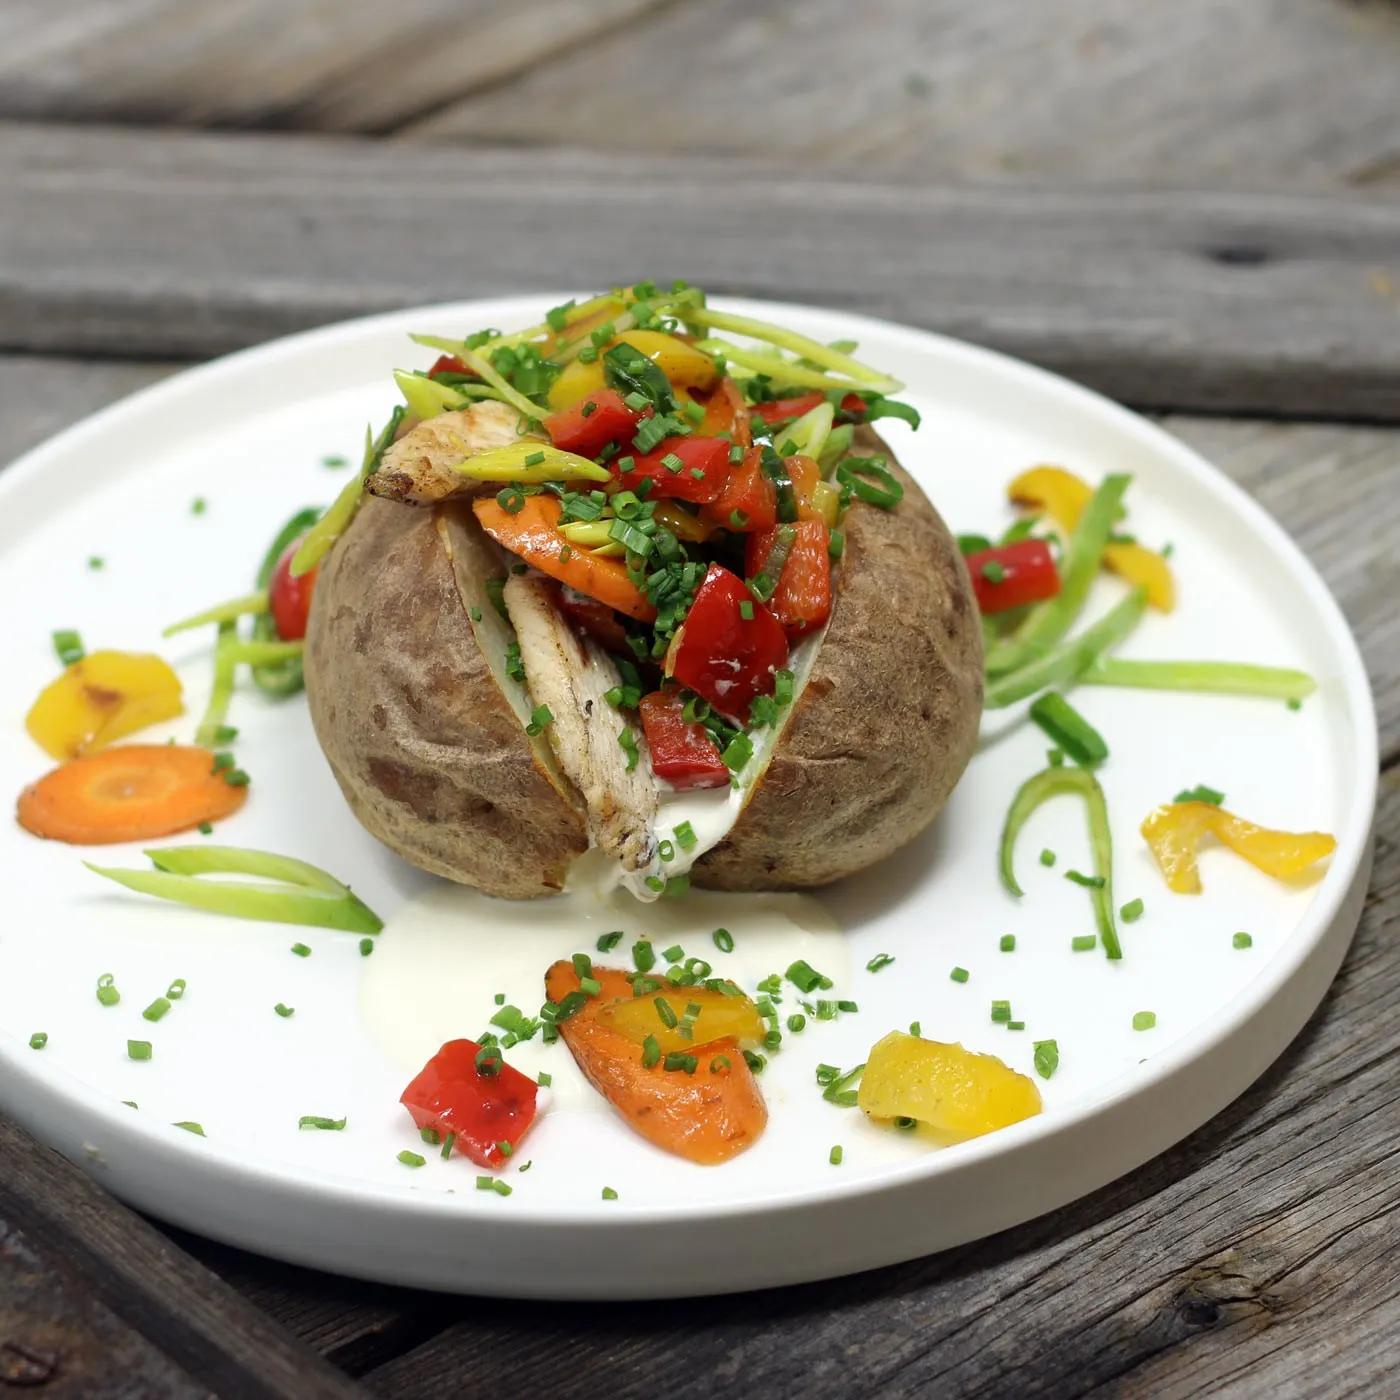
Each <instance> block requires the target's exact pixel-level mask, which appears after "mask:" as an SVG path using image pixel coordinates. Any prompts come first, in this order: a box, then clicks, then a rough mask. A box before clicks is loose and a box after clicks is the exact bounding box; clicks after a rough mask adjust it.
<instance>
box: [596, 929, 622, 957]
mask: <svg viewBox="0 0 1400 1400" xmlns="http://www.w3.org/2000/svg"><path fill="white" fill-rule="evenodd" d="M621 942H622V930H621V929H620V928H619V929H614V930H613V931H612V932H611V933H604V934H601V935H600V936H599V938H598V943H597V948H598V951H599V952H600V953H610V952H612V950H613V949H614V948H616V947H617V945H618V944H619V943H621Z"/></svg>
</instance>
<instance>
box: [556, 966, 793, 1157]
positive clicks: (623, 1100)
mask: <svg viewBox="0 0 1400 1400" xmlns="http://www.w3.org/2000/svg"><path fill="white" fill-rule="evenodd" d="M593 976H594V977H595V978H596V979H597V980H598V981H599V982H601V983H602V984H603V990H602V992H601V993H599V995H598V996H596V997H590V998H589V999H588V1004H587V1005H586V1006H584V1007H583V1009H582V1010H580V1011H579V1012H577V1013H576V1014H575V1015H573V1016H571V1017H569V1019H568V1020H567V1021H561V1022H560V1023H559V1033H560V1034H561V1035H562V1036H563V1037H564V1043H565V1044H566V1045H567V1046H568V1047H569V1050H570V1051H571V1052H572V1054H573V1057H574V1059H575V1061H577V1063H578V1067H579V1068H580V1069H581V1070H582V1071H583V1072H584V1075H585V1076H586V1077H587V1079H588V1081H589V1083H590V1084H592V1085H593V1087H594V1088H595V1089H597V1091H598V1092H599V1093H600V1094H602V1096H603V1097H604V1098H605V1099H607V1101H608V1102H609V1103H610V1104H612V1106H613V1107H614V1108H615V1109H617V1111H618V1112H619V1113H620V1114H621V1115H622V1116H623V1118H624V1119H625V1120H626V1121H627V1123H628V1124H629V1125H630V1126H631V1127H632V1128H634V1129H635V1130H636V1131H637V1132H638V1133H640V1134H641V1135H642V1136H643V1137H644V1138H646V1140H647V1141H648V1142H650V1143H653V1144H654V1145H655V1146H657V1147H660V1148H663V1149H664V1150H665V1151H667V1152H673V1153H675V1154H676V1156H678V1157H684V1158H686V1159H687V1160H688V1161H691V1162H698V1163H700V1164H701V1165H702V1166H713V1165H715V1164H717V1163H719V1162H727V1161H728V1160H729V1159H730V1158H731V1157H735V1156H737V1155H738V1154H739V1153H740V1152H742V1151H744V1149H745V1148H747V1147H752V1146H753V1144H754V1143H755V1142H757V1141H758V1139H759V1137H760V1136H762V1133H763V1129H764V1127H765V1126H766V1124H767V1122H768V1109H767V1107H766V1106H765V1104H764V1102H763V1095H762V1094H761V1093H760V1092H759V1088H758V1085H757V1083H756V1082H755V1081H754V1077H753V1071H752V1070H750V1069H749V1067H748V1064H747V1062H746V1061H745V1059H744V1055H743V1052H742V1051H741V1050H740V1049H739V1046H738V1042H737V1041H735V1040H734V1039H733V1038H732V1037H729V1038H725V1039H723V1040H714V1041H711V1042H709V1044H707V1045H697V1046H695V1048H694V1049H693V1050H691V1051H690V1053H691V1054H692V1055H694V1056H695V1058H696V1060H697V1061H698V1063H697V1065H696V1067H695V1073H694V1074H687V1073H686V1072H685V1071H684V1070H668V1069H665V1068H663V1063H664V1061H663V1062H658V1063H657V1064H655V1065H653V1066H652V1067H651V1068H650V1069H648V1068H647V1067H646V1066H645V1065H643V1064H642V1048H641V1046H639V1045H638V1044H637V1043H636V1041H634V1040H629V1039H628V1038H627V1037H626V1036H625V1035H623V1034H622V1033H621V1032H620V1031H616V1030H614V1029H613V1028H612V1027H611V1026H609V1025H607V1024H606V1023H605V1022H603V1021H602V1020H600V1019H599V1015H598V1013H599V1012H600V1011H601V1010H602V1009H603V1008H604V1007H605V1006H607V1005H609V1004H610V1003H612V1002H616V1001H620V1000H623V999H624V998H625V999H626V1000H628V1001H630V1000H631V999H632V984H631V983H630V982H629V981H628V980H627V977H626V975H625V974H624V973H622V972H619V971H617V970H616V969H614V968H606V967H595V968H594V969H593ZM578 990H579V979H578V973H577V972H576V971H575V970H574V966H573V964H572V963H570V962H557V963H555V964H554V966H553V967H551V968H550V969H549V972H548V973H547V974H546V975H545V992H546V994H547V995H548V997H549V999H550V1000H551V1001H553V1002H559V1001H562V1000H563V999H564V998H565V997H566V996H568V994H569V993H570V992H576V991H578ZM717 1055H723V1056H724V1057H725V1058H726V1059H728V1061H729V1067H728V1068H727V1069H726V1068H724V1067H720V1068H719V1069H717V1070H716V1069H711V1067H710V1066H711V1063H712V1061H713V1060H714V1059H715V1057H716V1056H717Z"/></svg>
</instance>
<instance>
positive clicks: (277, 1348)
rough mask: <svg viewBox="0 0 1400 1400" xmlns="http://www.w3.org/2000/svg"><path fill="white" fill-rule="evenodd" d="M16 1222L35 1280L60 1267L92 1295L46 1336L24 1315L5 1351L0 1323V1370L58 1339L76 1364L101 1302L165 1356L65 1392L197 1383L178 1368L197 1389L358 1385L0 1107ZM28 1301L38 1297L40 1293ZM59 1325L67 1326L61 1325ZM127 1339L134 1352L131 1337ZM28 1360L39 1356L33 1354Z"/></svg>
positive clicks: (2, 1173) (321, 1393)
mask: <svg viewBox="0 0 1400 1400" xmlns="http://www.w3.org/2000/svg"><path fill="white" fill-rule="evenodd" d="M13 1231H19V1232H20V1233H21V1234H22V1237H23V1241H24V1244H23V1248H24V1250H25V1255H26V1258H27V1259H28V1260H31V1261H33V1262H31V1263H28V1264H27V1265H26V1267H28V1268H31V1269H33V1270H35V1271H37V1272H38V1274H39V1277H40V1279H41V1280H42V1279H43V1278H44V1277H46V1276H47V1275H49V1274H55V1273H56V1274H58V1275H60V1276H61V1277H62V1278H63V1280H64V1283H65V1287H66V1288H67V1289H69V1290H71V1292H72V1294H73V1295H74V1296H75V1297H76V1298H78V1299H87V1300H91V1306H88V1305H86V1304H82V1303H75V1305H74V1311H73V1313H72V1315H71V1316H69V1317H68V1318H67V1320H66V1323H65V1322H64V1319H63V1317H62V1316H61V1315H60V1316H59V1318H58V1319H57V1320H56V1322H55V1323H52V1324H51V1327H56V1328H57V1329H58V1330H54V1331H51V1333H50V1335H51V1337H52V1340H51V1341H39V1340H37V1334H38V1333H39V1331H40V1323H41V1319H33V1318H31V1319H29V1327H28V1330H26V1331H23V1332H20V1331H16V1332H15V1333H14V1334H13V1342H14V1345H15V1346H20V1347H22V1348H23V1349H24V1350H23V1351H21V1352H19V1353H15V1352H14V1350H13V1347H12V1348H11V1352H10V1354H9V1355H7V1354H6V1352H5V1343H6V1342H7V1341H10V1340H11V1337H10V1335H8V1331H0V1379H3V1378H4V1367H5V1366H6V1365H10V1366H12V1367H19V1366H21V1365H22V1364H23V1363H24V1362H25V1356H24V1351H35V1352H37V1353H38V1354H39V1355H40V1363H42V1360H43V1357H44V1356H46V1355H47V1354H49V1353H51V1352H53V1351H61V1352H62V1356H63V1358H64V1359H66V1360H67V1362H68V1364H70V1365H72V1366H73V1371H74V1373H75V1374H78V1375H81V1374H82V1372H81V1371H80V1370H79V1369H78V1367H77V1365H76V1364H74V1363H75V1362H81V1360H82V1358H83V1357H86V1356H87V1355H88V1351H89V1348H91V1347H92V1346H93V1345H94V1344H95V1342H96V1340H98V1339H99V1338H100V1337H101V1336H102V1335H104V1333H103V1331H102V1328H103V1326H104V1325H106V1324H107V1318H108V1315H109V1314H110V1315H112V1316H114V1317H115V1318H120V1319H121V1320H122V1322H124V1323H125V1324H126V1327H127V1328H129V1329H131V1330H132V1331H134V1332H136V1333H139V1334H140V1335H141V1336H143V1337H145V1338H146V1339H147V1340H148V1341H149V1342H150V1343H151V1344H152V1346H154V1347H155V1348H157V1349H158V1350H159V1352H160V1353H163V1354H164V1356H165V1357H166V1358H169V1360H168V1361H167V1362H165V1363H164V1365H163V1367H159V1368H158V1367H156V1366H155V1365H154V1361H155V1360H159V1358H154V1359H153V1358H151V1357H149V1356H135V1355H133V1361H134V1362H135V1361H139V1362H140V1363H141V1364H148V1365H150V1367H151V1369H150V1376H151V1387H150V1389H146V1388H145V1386H144V1373H143V1375H141V1376H136V1377H133V1378H132V1383H131V1385H130V1386H129V1387H126V1388H122V1389H111V1390H109V1391H106V1392H103V1391H94V1392H89V1391H86V1390H83V1389H82V1388H81V1387H80V1388H78V1389H75V1390H69V1391H68V1392H67V1393H68V1394H71V1395H86V1394H90V1393H92V1394H104V1393H109V1394H113V1395H116V1394H121V1395H130V1396H138V1395H142V1396H144V1395H148V1394H157V1395H159V1394H170V1395H178V1394H190V1393H201V1392H200V1391H198V1390H196V1391H191V1390H190V1388H189V1387H188V1386H183V1388H182V1385H183V1383H182V1381H181V1377H180V1372H181V1371H183V1372H185V1373H187V1375H188V1376H190V1377H193V1378H195V1379H196V1380H197V1381H198V1382H199V1385H200V1387H202V1389H203V1393H207V1392H208V1391H209V1390H212V1391H213V1392H214V1393H216V1394H223V1395H238V1396H247V1397H249V1398H250V1400H254V1397H257V1398H258V1400H261V1397H267V1400H272V1398H273V1397H279V1398H280V1397H286V1400H291V1398H292V1397H296V1400H309V1397H325V1400H340V1398H341V1397H345V1398H346V1400H348V1397H351V1396H353V1395H355V1394H357V1393H358V1392H357V1391H356V1389H355V1387H354V1386H352V1385H350V1384H349V1383H348V1382H346V1381H345V1380H344V1379H343V1378H342V1377H341V1376H339V1375H338V1374H337V1373H336V1372H335V1371H334V1370H333V1369H332V1368H331V1367H330V1366H328V1365H327V1364H326V1363H325V1362H324V1361H322V1360H321V1358H319V1357H318V1356H317V1355H316V1354H315V1353H314V1352H313V1351H311V1350H310V1349H309V1348H307V1347H305V1346H303V1345H301V1344H300V1343H298V1342H297V1341H295V1340H294V1339H293V1338H292V1337H290V1336H289V1335H288V1334H287V1333H286V1332H285V1331H284V1330H283V1329H282V1328H281V1327H280V1326H278V1325H277V1324H276V1323H275V1322H273V1321H271V1320H270V1319H269V1318H267V1317H265V1316H263V1315H262V1314H261V1313H260V1312H258V1310H257V1309H256V1308H254V1307H252V1306H251V1305H250V1304H248V1303H246V1302H244V1301H243V1300H242V1299H241V1298H240V1297H239V1296H238V1294H236V1293H235V1292H234V1291H233V1290H232V1289H231V1288H229V1287H228V1286H227V1285H226V1284H224V1283H222V1282H220V1281H219V1279H218V1278H216V1277H215V1276H214V1275H213V1274H212V1273H210V1272H209V1271H208V1270H207V1269H205V1268H203V1267H202V1266H201V1265H199V1264H197V1263H196V1262H195V1261H194V1260H193V1259H191V1258H190V1257H189V1256H188V1255H186V1254H184V1253H182V1252H181V1251H180V1250H178V1249H176V1248H175V1247H174V1246H173V1245H172V1244H171V1243H170V1242H169V1241H168V1240H167V1239H165V1237H164V1236H162V1235H161V1234H160V1233H159V1232H158V1231H157V1230H155V1229H154V1228H153V1227H152V1226H150V1225H148V1224H146V1223H145V1221H143V1220H142V1219H141V1218H140V1217H139V1216H137V1215H135V1214H134V1213H133V1212H131V1211H129V1210H127V1209H126V1207H124V1206H121V1205H119V1204H117V1202H116V1201H114V1200H113V1199H112V1198H111V1197H110V1196H108V1195H107V1194H106V1193H105V1192H104V1191H103V1190H102V1189H101V1187H100V1186H98V1185H97V1184H96V1182H94V1181H93V1180H91V1179H89V1178H88V1177H87V1176H85V1175H84V1174H83V1173H82V1172H81V1171H79V1170H78V1168H77V1167H75V1166H74V1165H73V1164H72V1163H70V1162H67V1161H65V1160H64V1158H62V1157H60V1156H59V1155H58V1154H57V1153H56V1152H52V1151H50V1150H49V1149H48V1148H45V1147H40V1146H39V1144H38V1143H36V1142H35V1141H34V1140H33V1139H32V1138H31V1137H30V1136H29V1135H28V1134H27V1133H25V1132H23V1131H22V1130H21V1129H19V1128H18V1127H16V1126H15V1125H14V1124H13V1123H10V1122H9V1121H8V1120H7V1119H5V1118H3V1117H0V1239H3V1238H4V1237H5V1236H6V1235H7V1234H9V1233H10V1232H13ZM0 1257H4V1256H3V1255H0ZM6 1278H7V1283H6V1288H5V1292H4V1293H0V1299H3V1301H4V1303H5V1304H6V1305H7V1306H6V1307H5V1309H4V1310H2V1311H0V1323H10V1322H11V1319H12V1318H14V1317H15V1316H16V1313H15V1312H14V1311H13V1310H14V1309H15V1308H16V1306H17V1305H16V1304H15V1302H14V1294H13V1293H11V1289H12V1288H13V1286H14V1284H13V1280H11V1279H10V1276H9V1271H8V1270H7V1271H6ZM31 1302H33V1303H34V1305H35V1306H38V1305H39V1303H38V1300H37V1299H34V1300H31ZM7 1314H8V1316H7ZM64 1326H66V1327H67V1328H68V1329H69V1330H67V1331H66V1332H64V1331H62V1330H61V1329H62V1328H63V1327H64ZM108 1330H110V1327H108ZM126 1350H127V1351H128V1352H133V1351H134V1344H130V1345H126ZM171 1362H173V1363H174V1365H175V1366H178V1367H179V1368H180V1370H179V1371H176V1370H174V1369H173V1368H172V1366H171V1365H170V1363H171ZM29 1364H31V1365H33V1364H36V1363H34V1361H33V1358H32V1357H31V1358H29ZM55 1364H57V1363H55ZM55 1378H56V1379H60V1380H61V1379H62V1373H61V1372H60V1371H58V1370H55Z"/></svg>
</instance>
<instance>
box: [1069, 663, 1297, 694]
mask: <svg viewBox="0 0 1400 1400" xmlns="http://www.w3.org/2000/svg"><path fill="white" fill-rule="evenodd" d="M1079 684H1080V685H1119V686H1133V687H1137V688H1140V689H1143V690H1195V691H1201V692H1205V693H1207V694H1213V695H1257V696H1260V697H1262V698H1263V699H1267V700H1304V699H1306V698H1307V697H1308V696H1309V695H1311V694H1312V693H1313V691H1315V690H1316V689H1317V682H1316V681H1315V680H1313V678H1312V677H1311V676H1310V675H1308V673H1307V672H1306V671H1294V670H1289V669H1287V668H1286V667H1281V666H1252V665H1248V664H1246V663H1244V662H1236V661H1120V660H1119V659H1118V658H1117V657H1112V656H1098V657H1095V659H1094V660H1093V661H1092V662H1091V663H1090V665H1089V666H1088V667H1087V668H1086V669H1085V670H1084V672H1083V674H1081V675H1080V677H1079Z"/></svg>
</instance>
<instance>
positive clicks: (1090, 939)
mask: <svg viewBox="0 0 1400 1400" xmlns="http://www.w3.org/2000/svg"><path fill="white" fill-rule="evenodd" d="M1069 946H1070V949H1071V951H1073V952H1076V953H1088V952H1091V951H1092V950H1093V949H1095V948H1097V947H1098V946H1099V936H1098V934H1096V933H1076V934H1075V935H1074V937H1073V938H1071V939H1070V941H1069Z"/></svg>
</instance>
